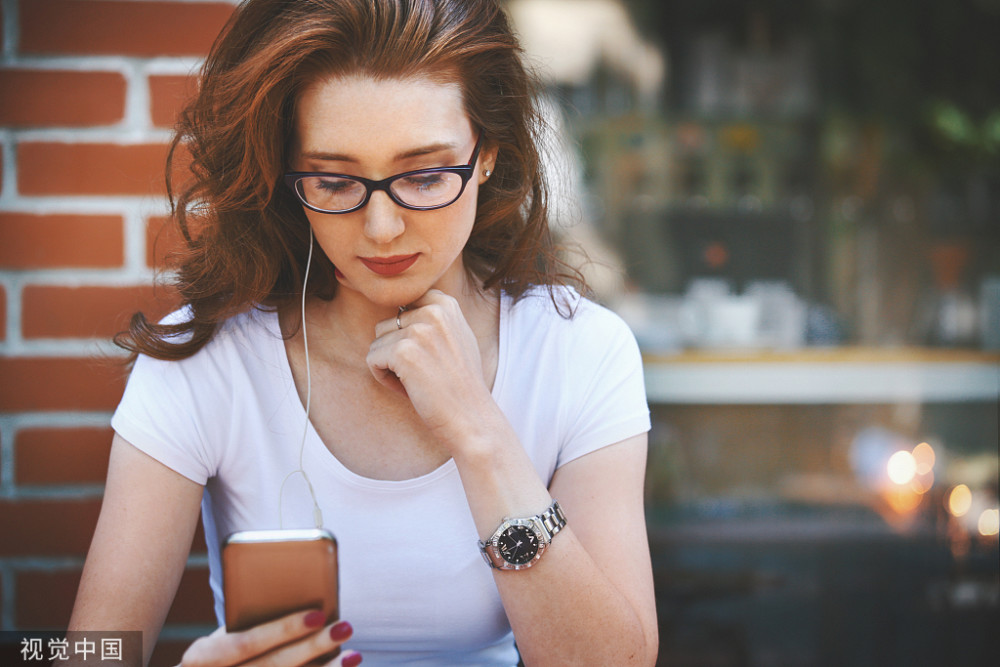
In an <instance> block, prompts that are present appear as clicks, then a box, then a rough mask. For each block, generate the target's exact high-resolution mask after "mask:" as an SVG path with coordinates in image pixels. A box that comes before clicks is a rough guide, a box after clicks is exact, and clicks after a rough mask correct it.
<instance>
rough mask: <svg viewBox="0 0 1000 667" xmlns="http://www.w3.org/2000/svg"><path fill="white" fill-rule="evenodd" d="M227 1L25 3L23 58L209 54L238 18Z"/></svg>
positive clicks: (65, 0)
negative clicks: (223, 31) (42, 55)
mask: <svg viewBox="0 0 1000 667" xmlns="http://www.w3.org/2000/svg"><path fill="white" fill-rule="evenodd" d="M232 11H233V6H232V4H228V3H224V2H205V3H192V2H121V1H116V0H110V1H109V0H88V1H87V2H81V1H80V0H21V4H20V12H21V37H20V40H21V41H20V48H21V52H22V53H29V54H37V53H72V54H102V55H131V56H160V55H164V56H186V55H194V56H198V55H204V54H206V53H207V52H208V49H209V48H210V47H211V45H212V42H213V41H214V39H215V37H216V36H217V35H218V33H219V31H220V30H221V29H222V26H223V25H225V23H226V20H227V19H228V18H229V16H230V14H232Z"/></svg>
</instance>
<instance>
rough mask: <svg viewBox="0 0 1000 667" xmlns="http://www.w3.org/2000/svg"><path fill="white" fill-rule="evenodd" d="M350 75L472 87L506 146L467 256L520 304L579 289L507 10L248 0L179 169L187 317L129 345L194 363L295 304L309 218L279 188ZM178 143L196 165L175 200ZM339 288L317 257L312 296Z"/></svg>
mask: <svg viewBox="0 0 1000 667" xmlns="http://www.w3.org/2000/svg"><path fill="white" fill-rule="evenodd" d="M348 73H359V74H364V75H370V76H373V77H376V78H381V77H386V78H398V77H406V76H411V75H418V74H419V75H422V76H431V77H434V78H439V79H441V80H443V81H456V82H457V83H458V84H459V85H460V86H461V89H462V92H463V99H464V103H465V108H466V111H467V113H468V115H469V118H470V120H471V121H472V123H473V125H474V126H476V127H477V128H478V129H479V130H480V131H481V132H482V133H483V136H484V137H485V138H486V140H487V141H488V142H490V144H491V145H493V146H495V147H497V148H498V154H497V160H496V164H495V166H494V169H493V176H492V177H491V178H490V179H489V180H488V181H486V182H485V183H484V184H483V185H482V186H481V187H480V190H479V201H478V206H477V214H476V221H475V225H474V227H473V230H472V234H471V236H470V238H469V240H468V243H467V244H466V247H465V251H464V254H463V259H464V262H465V266H466V269H467V270H468V271H470V272H471V273H472V274H473V275H474V276H476V277H477V278H478V279H479V280H480V281H482V283H483V286H484V288H486V289H497V288H501V289H503V290H505V291H506V292H508V293H509V294H511V295H512V296H514V297H515V298H519V297H520V296H522V295H523V294H524V293H525V292H526V291H527V290H528V289H529V288H530V287H531V286H533V285H550V286H551V285H553V284H556V283H560V282H567V281H571V282H576V283H579V284H582V280H580V279H579V274H578V273H577V272H575V271H573V270H571V269H568V267H565V265H563V264H562V263H561V262H560V261H559V259H558V258H557V257H556V253H555V251H554V247H553V243H552V240H551V237H550V234H549V229H548V224H547V213H546V190H545V185H544V182H543V177H542V173H541V162H540V158H539V154H538V145H539V131H540V128H541V126H542V121H541V118H540V116H539V115H538V112H537V110H536V109H535V106H534V100H535V93H536V88H535V85H536V84H535V80H534V79H533V78H532V76H531V75H530V74H529V73H528V72H527V71H526V69H525V67H524V66H523V63H522V61H521V50H520V47H519V45H518V43H517V40H516V38H515V37H514V35H513V32H512V30H511V28H510V25H509V23H508V20H507V17H506V16H505V14H504V13H503V11H502V10H501V8H500V7H499V5H498V3H497V2H496V0H296V1H295V2H287V0H249V1H247V2H244V3H243V4H242V5H240V7H239V8H238V9H237V10H236V11H235V12H234V14H233V16H232V18H231V19H230V21H229V23H228V24H227V26H226V28H225V29H224V30H223V32H222V34H221V35H220V37H219V38H218V40H217V41H216V43H215V45H214V46H213V48H212V50H211V52H210V54H209V56H208V58H207V60H206V61H205V64H204V66H203V68H202V72H201V81H200V89H199V92H198V94H197V95H196V96H195V98H194V99H193V100H192V101H191V102H190V103H189V104H188V105H187V107H186V108H185V109H184V111H183V112H182V114H181V116H180V120H179V121H178V125H177V128H176V134H175V137H174V140H173V143H172V145H171V150H170V157H169V158H168V161H167V164H168V168H167V189H168V193H169V196H170V202H171V211H172V215H173V219H174V221H175V223H176V224H177V225H178V226H179V227H180V230H181V233H182V235H183V238H184V247H183V250H182V251H181V252H179V253H178V256H177V257H176V258H175V263H176V273H175V278H174V287H175V288H176V290H177V291H178V293H179V294H180V296H181V298H182V300H183V303H184V305H185V306H186V307H187V311H188V318H187V319H186V320H185V321H184V322H182V323H178V324H173V325H161V324H155V323H152V322H150V321H148V320H147V319H146V318H145V317H144V316H143V315H142V314H141V313H137V314H136V315H135V316H133V318H132V321H131V323H130V327H129V329H128V330H127V331H125V332H122V333H121V334H119V335H118V336H117V337H116V339H115V340H116V342H117V343H118V344H119V345H121V346H122V347H124V348H126V349H128V350H130V351H132V352H133V353H144V354H149V355H152V356H155V357H158V358H162V359H181V358H184V357H187V356H190V355H192V354H194V353H195V352H197V351H198V350H199V349H200V348H201V347H202V346H204V345H205V343H207V342H208V341H209V340H210V339H211V337H212V335H213V334H214V332H215V330H216V328H217V327H218V325H219V323H220V322H222V321H223V320H224V319H226V318H228V317H231V316H233V315H235V314H238V313H241V312H245V311H247V310H249V309H251V308H276V309H282V308H286V307H289V306H291V305H292V304H294V303H296V302H297V301H298V299H299V298H300V295H301V285H302V282H303V272H304V270H305V261H306V256H307V252H308V247H309V223H308V221H307V219H306V217H305V214H304V213H303V211H302V207H301V205H300V204H299V203H298V200H297V199H296V198H295V197H294V195H293V194H292V193H291V192H289V191H288V190H287V189H286V188H285V187H284V186H283V185H282V184H281V177H282V174H283V173H284V171H285V169H286V167H287V164H288V155H287V152H288V150H289V146H290V145H291V143H292V142H291V138H292V133H293V122H294V117H295V103H296V100H297V99H298V97H299V95H300V93H301V92H302V91H303V90H304V88H305V87H306V86H308V85H309V84H310V83H312V82H314V81H315V80H316V79H317V77H325V76H331V75H337V74H348ZM181 147H183V149H184V150H186V152H187V153H188V154H189V155H190V159H191V161H190V168H189V173H188V177H187V178H186V179H185V180H184V182H183V184H182V185H181V186H180V187H179V189H175V181H176V175H175V174H174V173H173V171H174V169H173V166H174V156H175V155H177V152H178V150H179V149H180V148H181ZM336 288H337V282H336V279H335V278H334V274H333V266H332V265H331V264H330V262H329V260H327V259H326V258H325V256H324V257H321V258H320V261H314V262H313V268H312V269H311V275H310V278H309V293H310V295H314V296H318V297H320V298H324V299H330V298H332V297H333V295H334V294H335V292H336Z"/></svg>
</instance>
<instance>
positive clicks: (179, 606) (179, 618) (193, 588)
mask: <svg viewBox="0 0 1000 667" xmlns="http://www.w3.org/2000/svg"><path fill="white" fill-rule="evenodd" d="M214 604H215V603H214V601H213V599H212V589H211V588H210V587H209V585H208V567H207V566H204V567H194V566H190V567H188V568H187V569H186V570H185V571H184V575H183V576H182V577H181V583H180V585H179V586H178V587H177V596H176V597H174V603H173V605H172V606H171V607H170V612H169V613H168V614H167V620H166V622H167V623H177V624H184V625H189V624H200V623H206V624H207V623H211V624H214V623H215V610H214Z"/></svg>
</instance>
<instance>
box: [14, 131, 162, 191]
mask: <svg viewBox="0 0 1000 667" xmlns="http://www.w3.org/2000/svg"><path fill="white" fill-rule="evenodd" d="M17 152H18V158H17V159H18V174H17V184H18V190H19V191H20V193H21V194H25V195H146V194H162V193H164V192H165V187H164V185H163V174H164V166H165V164H166V157H167V146H166V145H164V144H128V145H119V144H63V143H23V144H20V145H18V148H17Z"/></svg>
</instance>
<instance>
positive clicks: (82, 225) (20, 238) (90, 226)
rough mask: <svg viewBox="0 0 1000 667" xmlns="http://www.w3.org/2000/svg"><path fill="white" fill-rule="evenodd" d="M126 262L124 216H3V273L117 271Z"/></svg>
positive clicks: (0, 221)
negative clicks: (82, 269) (91, 269)
mask: <svg viewBox="0 0 1000 667" xmlns="http://www.w3.org/2000/svg"><path fill="white" fill-rule="evenodd" d="M124 260H125V232H124V223H123V221H122V218H121V217H120V216H115V215H31V214H27V213H0V269H44V268H64V267H66V268H69V267H72V268H115V267H119V266H121V265H122V264H123V263H124Z"/></svg>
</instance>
